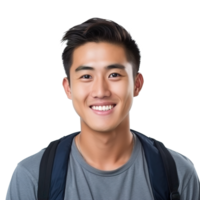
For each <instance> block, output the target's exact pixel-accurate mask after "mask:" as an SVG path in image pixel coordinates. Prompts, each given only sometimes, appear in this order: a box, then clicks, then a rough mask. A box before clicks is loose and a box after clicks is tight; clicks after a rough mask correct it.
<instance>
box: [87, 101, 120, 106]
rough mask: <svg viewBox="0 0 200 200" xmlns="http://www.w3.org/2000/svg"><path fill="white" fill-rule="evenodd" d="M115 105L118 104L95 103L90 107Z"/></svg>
mask: <svg viewBox="0 0 200 200" xmlns="http://www.w3.org/2000/svg"><path fill="white" fill-rule="evenodd" d="M113 104H116V103H114V102H101V103H93V104H91V105H90V107H91V106H105V105H113Z"/></svg>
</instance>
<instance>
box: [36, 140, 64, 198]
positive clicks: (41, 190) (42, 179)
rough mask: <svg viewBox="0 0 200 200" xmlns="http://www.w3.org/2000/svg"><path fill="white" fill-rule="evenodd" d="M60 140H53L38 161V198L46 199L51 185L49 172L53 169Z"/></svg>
mask: <svg viewBox="0 0 200 200" xmlns="http://www.w3.org/2000/svg"><path fill="white" fill-rule="evenodd" d="M59 142H60V139H59V140H55V141H53V142H51V143H50V144H49V146H48V147H47V148H46V149H45V152H44V154H43V156H42V160H41V162H40V171H39V182H38V200H48V199H49V192H50V186H51V173H52V169H53V163H54V157H55V153H56V148H57V146H58V144H59Z"/></svg>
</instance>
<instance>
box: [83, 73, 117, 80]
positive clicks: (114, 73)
mask: <svg viewBox="0 0 200 200" xmlns="http://www.w3.org/2000/svg"><path fill="white" fill-rule="evenodd" d="M112 74H118V73H112ZM87 75H89V74H85V75H83V76H87ZM118 75H119V76H121V75H120V74H118ZM83 76H81V78H82V77H83ZM89 76H90V75H89ZM114 78H116V77H114ZM84 79H88V78H84Z"/></svg>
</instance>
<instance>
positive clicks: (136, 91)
mask: <svg viewBox="0 0 200 200" xmlns="http://www.w3.org/2000/svg"><path fill="white" fill-rule="evenodd" d="M143 83H144V79H143V76H142V74H140V73H138V74H137V76H136V77H135V83H134V97H135V96H138V95H139V93H140V90H141V89H142V86H143Z"/></svg>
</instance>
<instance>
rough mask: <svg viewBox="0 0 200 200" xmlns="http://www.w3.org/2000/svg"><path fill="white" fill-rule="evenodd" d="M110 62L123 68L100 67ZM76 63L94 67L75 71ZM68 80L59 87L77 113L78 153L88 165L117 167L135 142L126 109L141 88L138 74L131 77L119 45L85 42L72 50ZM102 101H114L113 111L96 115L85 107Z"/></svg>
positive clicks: (124, 160) (140, 76)
mask: <svg viewBox="0 0 200 200" xmlns="http://www.w3.org/2000/svg"><path fill="white" fill-rule="evenodd" d="M114 63H119V64H122V65H124V66H125V70H122V69H109V70H106V69H104V67H106V66H107V65H110V64H114ZM80 65H86V66H91V67H93V68H94V70H81V71H78V72H75V69H76V68H77V67H79V66H80ZM116 73H117V74H116ZM118 74H119V75H118ZM70 82H71V83H70V86H71V87H70V86H69V82H68V79H67V77H65V78H64V79H63V87H64V90H65V92H66V94H67V97H68V98H69V99H71V100H72V102H73V106H74V109H75V111H76V112H77V114H78V115H79V116H80V123H81V132H80V134H78V135H77V136H76V137H75V143H76V146H77V147H78V149H79V151H80V153H81V154H82V156H83V158H84V159H85V161H86V162H87V163H88V164H89V165H91V166H92V167H94V168H97V169H99V170H105V171H110V170H115V169H117V168H119V167H121V166H122V165H124V164H125V163H126V162H127V161H128V160H129V158H130V156H131V153H132V149H133V148H134V144H135V140H134V137H133V135H132V133H131V132H130V123H129V121H130V119H129V111H130V109H131V106H132V103H133V97H136V96H138V95H139V92H140V90H141V89H142V86H143V83H144V79H143V76H142V74H140V73H138V74H137V75H136V77H135V80H133V76H132V65H131V63H129V62H128V61H127V58H126V55H125V50H124V48H123V46H121V45H118V44H112V43H108V42H99V43H96V42H87V43H86V44H84V45H81V46H79V47H77V48H76V49H75V50H74V52H73V62H72V66H71V68H70ZM104 101H111V102H114V103H116V104H117V105H116V107H115V110H114V112H112V113H111V114H109V115H105V116H100V115H96V114H95V113H94V112H93V111H92V110H91V108H90V107H89V106H90V105H91V104H95V103H99V102H104Z"/></svg>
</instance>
